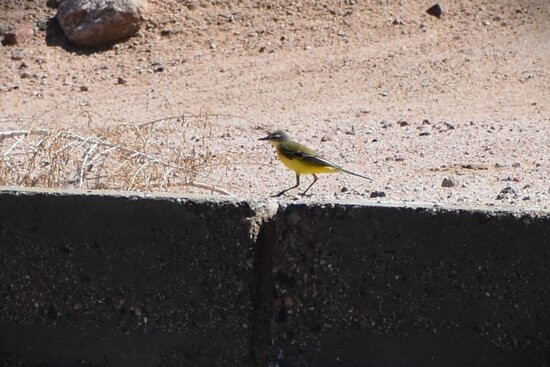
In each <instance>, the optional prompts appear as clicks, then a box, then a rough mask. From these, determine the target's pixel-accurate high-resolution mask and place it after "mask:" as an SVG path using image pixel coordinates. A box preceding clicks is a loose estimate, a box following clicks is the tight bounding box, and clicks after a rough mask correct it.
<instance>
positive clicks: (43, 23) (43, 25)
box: [36, 20, 48, 31]
mask: <svg viewBox="0 0 550 367" xmlns="http://www.w3.org/2000/svg"><path fill="white" fill-rule="evenodd" d="M36 27H37V28H38V29H39V30H41V31H45V30H46V29H48V21H47V20H39V21H37V22H36Z"/></svg>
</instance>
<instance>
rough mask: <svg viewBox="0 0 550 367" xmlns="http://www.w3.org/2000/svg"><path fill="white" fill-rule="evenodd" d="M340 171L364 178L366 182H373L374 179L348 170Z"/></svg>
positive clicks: (341, 169)
mask: <svg viewBox="0 0 550 367" xmlns="http://www.w3.org/2000/svg"><path fill="white" fill-rule="evenodd" d="M340 171H341V172H344V173H347V174H349V175H353V176H357V177H361V178H364V179H365V180H369V181H373V179H372V178H370V177H367V176H363V175H360V174H359V173H355V172H351V171H348V170H347V169H343V168H340Z"/></svg>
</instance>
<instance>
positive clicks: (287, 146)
mask: <svg viewBox="0 0 550 367" xmlns="http://www.w3.org/2000/svg"><path fill="white" fill-rule="evenodd" d="M259 140H265V141H268V142H269V143H270V144H271V145H273V147H274V148H275V150H276V152H277V158H279V160H280V161H281V162H282V163H283V164H284V165H285V166H286V167H287V168H290V169H291V170H293V171H294V173H295V174H296V184H295V185H294V186H292V187H289V188H288V189H285V190H283V191H281V192H279V193H277V194H275V195H273V197H278V196H281V195H283V194H285V193H286V192H288V191H290V190H292V189H295V188H297V187H298V186H300V175H306V174H310V175H313V182H312V183H311V184H310V185H309V186H308V187H307V188H306V189H305V191H304V192H303V193H301V194H300V195H302V196H304V195H305V194H306V193H307V192H308V191H309V189H311V187H312V186H313V185H314V184H315V183H316V182H317V180H318V179H319V178H318V177H317V174H319V173H337V172H344V173H347V174H350V175H353V176H357V177H361V178H363V179H365V180H369V181H373V180H372V178H369V177H367V176H363V175H360V174H358V173H355V172H351V171H348V170H347V169H344V168H343V167H341V166H339V165H337V164H335V163H333V162H331V161H329V160H328V159H326V158H324V157H322V156H320V155H319V154H317V153H315V151H313V150H311V149H309V148H308V147H306V146H304V145H302V144H300V143H297V142H295V141H293V140H292V139H291V138H290V136H289V135H288V134H287V133H285V132H284V131H281V130H277V131H275V132H272V133H270V134H268V135H267V136H266V137H263V138H260V139H259Z"/></svg>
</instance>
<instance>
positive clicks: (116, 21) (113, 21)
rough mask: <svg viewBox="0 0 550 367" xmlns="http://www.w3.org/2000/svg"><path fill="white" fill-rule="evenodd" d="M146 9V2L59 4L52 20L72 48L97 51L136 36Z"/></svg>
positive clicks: (104, 0)
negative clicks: (91, 48)
mask: <svg viewBox="0 0 550 367" xmlns="http://www.w3.org/2000/svg"><path fill="white" fill-rule="evenodd" d="M146 8H147V1H146V0H73V1H62V2H61V3H60V4H59V8H58V10H57V15H56V17H57V20H58V22H59V24H60V26H61V28H62V29H63V32H65V35H66V36H67V38H68V39H69V40H70V41H71V42H72V43H73V44H75V45H78V46H87V47H99V46H105V45H109V44H113V43H116V42H118V41H122V40H125V39H127V38H129V37H131V36H133V35H134V34H136V32H137V31H138V30H139V28H140V26H141V24H142V22H143V13H144V12H145V10H146Z"/></svg>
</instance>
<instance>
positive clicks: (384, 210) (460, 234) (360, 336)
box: [0, 190, 550, 366]
mask: <svg viewBox="0 0 550 367" xmlns="http://www.w3.org/2000/svg"><path fill="white" fill-rule="evenodd" d="M548 284H550V215H548V213H540V214H539V215H535V214H521V213H514V212H491V211H483V210H476V211H469V210H462V209H440V208H433V207H428V206H418V207H415V208H412V207H400V206H388V205H386V206H380V205H368V206H365V205H354V204H310V205H305V204H290V205H281V206H280V207H278V209H277V203H276V202H273V201H270V202H263V203H262V202H254V201H250V202H245V201H238V200H236V201H235V200H233V201H232V200H226V201H216V200H214V199H213V198H211V199H210V200H205V199H204V198H198V197H193V198H181V197H177V196H168V197H143V196H132V195H120V194H116V195H104V194H93V193H92V194H82V193H70V192H65V193H53V192H40V191H17V190H12V191H0V295H1V297H2V298H1V299H2V304H1V305H0V366H38V365H40V366H77V365H78V366H82V365H87V366H171V365H174V366H176V365H178V366H179V365H204V366H211V365H232V366H246V365H257V366H266V365H271V366H276V365H279V366H337V365H341V366H414V365H418V366H466V365H467V366H518V365H521V366H547V365H549V364H550V352H548V351H550V315H549V312H548V310H550V295H549V292H548Z"/></svg>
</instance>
